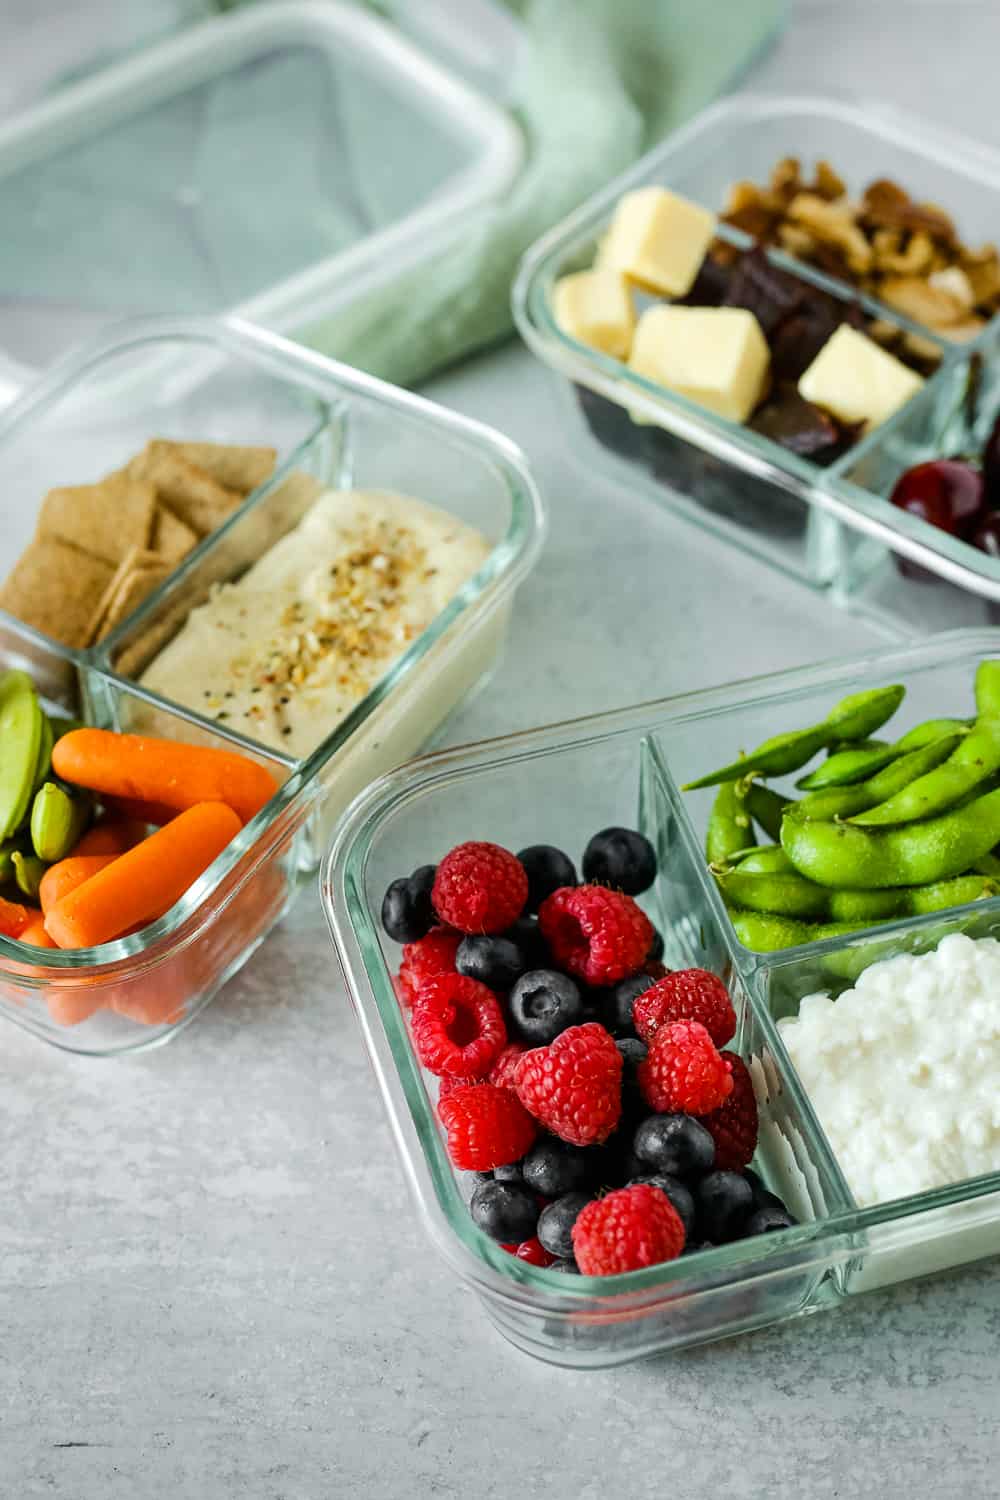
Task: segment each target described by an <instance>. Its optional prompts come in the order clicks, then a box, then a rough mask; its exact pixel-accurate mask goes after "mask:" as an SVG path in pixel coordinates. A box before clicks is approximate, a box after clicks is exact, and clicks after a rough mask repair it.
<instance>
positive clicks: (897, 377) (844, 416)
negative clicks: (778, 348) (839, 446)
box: [799, 323, 924, 427]
mask: <svg viewBox="0 0 1000 1500" xmlns="http://www.w3.org/2000/svg"><path fill="white" fill-rule="evenodd" d="M923 383H924V382H923V381H922V380H921V378H920V376H919V375H917V374H916V373H915V371H913V370H911V369H909V368H908V366H906V365H904V364H903V363H902V361H901V360H898V359H897V358H896V357H895V355H894V354H889V353H888V352H887V351H886V350H885V349H882V348H880V347H879V345H878V344H876V343H875V342H874V340H872V339H870V338H868V337H867V335H866V334H863V333H859V332H858V330H857V329H856V328H851V327H849V326H848V324H846V323H841V325H840V327H839V328H838V329H837V331H836V333H834V334H832V335H831V337H830V338H828V339H827V341H826V343H825V344H824V345H823V347H822V349H821V350H820V351H819V353H818V354H817V356H816V358H815V359H814V360H813V362H812V364H811V365H810V366H809V368H808V369H807V370H806V371H805V373H804V374H803V375H802V376H801V377H800V379H799V395H800V396H804V397H805V399H806V400H807V401H812V402H813V403H814V404H815V405H816V406H822V407H823V408H824V410H826V411H828V412H830V413H831V415H832V416H834V417H836V418H837V421H838V422H865V423H867V425H868V426H869V427H877V426H878V425H879V423H880V422H884V421H885V420H886V418H888V417H891V416H892V414H893V412H894V411H898V410H899V408H900V407H901V406H902V405H903V403H904V402H906V401H909V399H910V397H911V396H915V395H916V393H917V391H919V390H920V387H921V386H922V385H923Z"/></svg>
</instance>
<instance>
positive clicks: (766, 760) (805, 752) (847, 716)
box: [682, 685, 906, 792]
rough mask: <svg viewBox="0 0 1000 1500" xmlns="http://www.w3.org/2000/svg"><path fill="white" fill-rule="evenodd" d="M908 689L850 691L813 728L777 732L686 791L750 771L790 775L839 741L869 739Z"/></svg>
mask: <svg viewBox="0 0 1000 1500" xmlns="http://www.w3.org/2000/svg"><path fill="white" fill-rule="evenodd" d="M905 692H906V689H905V688H904V687H900V686H898V685H896V686H893V687H885V688H870V689H868V690H867V691H866V692H863V693H850V694H849V695H848V696H847V697H846V698H842V699H841V701H840V702H839V703H837V704H835V705H834V707H833V708H832V709H831V710H830V712H829V714H828V715H827V717H826V718H825V719H824V720H823V722H822V723H821V724H817V725H815V726H814V727H813V728H812V729H794V730H791V731H790V732H789V733H787V734H778V735H774V736H773V737H772V738H771V739H768V740H765V741H764V743H763V744H762V745H758V746H757V748H756V750H753V751H751V752H750V754H749V755H745V756H743V757H742V758H741V759H740V760H736V761H733V762H732V763H731V764H730V765H728V766H723V767H722V769H721V770H719V771H712V772H710V774H709V775H708V776H701V777H699V779H698V780H697V781H689V782H688V783H687V784H686V785H685V786H684V787H682V791H685V792H691V791H694V790H696V789H697V788H698V787H704V786H718V784H719V782H720V781H735V780H736V779H737V777H739V776H744V775H746V774H747V772H749V771H758V772H759V773H760V774H761V775H762V776H788V775H790V774H791V773H792V772H793V771H799V770H801V769H802V767H803V766H804V765H805V764H806V762H807V761H809V760H812V758H813V756H814V755H818V754H819V752H820V750H823V749H825V748H826V747H827V746H828V745H832V744H834V743H835V742H836V741H837V740H866V739H868V738H869V737H870V736H871V735H873V734H874V733H875V731H876V730H877V729H880V728H881V727H882V725H883V724H884V723H885V721H886V719H888V718H890V717H891V716H892V715H893V714H894V713H895V712H896V709H897V708H898V707H899V705H900V703H902V701H903V696H904V694H905Z"/></svg>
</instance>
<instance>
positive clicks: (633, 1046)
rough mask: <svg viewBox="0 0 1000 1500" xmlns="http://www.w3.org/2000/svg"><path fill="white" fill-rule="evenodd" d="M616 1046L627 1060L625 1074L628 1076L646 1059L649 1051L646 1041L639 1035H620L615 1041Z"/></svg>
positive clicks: (625, 1060)
mask: <svg viewBox="0 0 1000 1500" xmlns="http://www.w3.org/2000/svg"><path fill="white" fill-rule="evenodd" d="M615 1046H616V1047H617V1048H618V1051H619V1052H620V1053H621V1055H622V1058H623V1060H624V1062H625V1073H624V1075H623V1076H627V1075H628V1074H629V1073H630V1072H631V1073H634V1072H635V1070H636V1068H637V1067H638V1066H639V1064H640V1063H641V1062H645V1061H646V1057H647V1055H648V1053H649V1048H648V1047H647V1046H646V1043H645V1042H640V1040H639V1038H638V1037H637V1036H620V1037H618V1038H617V1040H616V1041H615Z"/></svg>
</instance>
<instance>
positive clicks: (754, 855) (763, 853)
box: [735, 844, 793, 875]
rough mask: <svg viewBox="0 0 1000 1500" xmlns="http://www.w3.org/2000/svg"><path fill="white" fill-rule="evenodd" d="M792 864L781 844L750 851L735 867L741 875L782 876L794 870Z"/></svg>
mask: <svg viewBox="0 0 1000 1500" xmlns="http://www.w3.org/2000/svg"><path fill="white" fill-rule="evenodd" d="M792 868H793V867H792V862H791V860H790V859H789V858H788V855H787V854H786V853H785V851H784V849H782V847H781V845H780V844H772V845H767V846H765V847H764V848H762V849H750V850H749V851H748V852H747V853H746V854H745V855H744V856H743V858H742V859H741V860H739V862H738V863H737V864H736V865H735V869H736V870H738V871H739V873H740V874H741V875H782V874H788V873H789V872H790V871H791V869H792Z"/></svg>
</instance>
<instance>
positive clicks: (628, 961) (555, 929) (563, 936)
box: [538, 885, 653, 986]
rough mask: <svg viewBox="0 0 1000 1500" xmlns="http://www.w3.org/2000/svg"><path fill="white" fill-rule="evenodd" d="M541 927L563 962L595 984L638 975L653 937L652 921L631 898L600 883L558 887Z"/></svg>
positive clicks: (545, 904) (541, 917)
mask: <svg viewBox="0 0 1000 1500" xmlns="http://www.w3.org/2000/svg"><path fill="white" fill-rule="evenodd" d="M538 925H539V927H540V928H541V930H542V936H543V937H544V938H545V939H546V941H547V942H548V944H549V947H550V948H551V950H552V954H553V957H554V958H555V961H556V963H557V964H558V966H559V967H560V968H561V969H566V970H567V971H568V972H569V973H570V974H575V975H576V977H577V978H578V979H582V980H584V981H585V982H586V983H587V984H590V985H595V986H600V985H612V984H617V983H618V981H619V980H620V979H625V978H626V977H627V976H628V975H629V974H636V973H638V971H639V970H640V969H641V968H642V966H643V964H644V963H645V961H646V954H647V953H648V952H649V945H650V943H651V942H652V941H653V924H652V922H651V921H650V920H649V918H648V917H647V916H646V914H645V912H644V911H642V910H641V908H640V907H638V906H636V904H635V902H634V901H633V900H632V897H631V896H623V895H622V894H621V892H620V891H609V890H605V888H604V887H603V886H600V885H579V886H576V887H575V888H574V887H572V886H567V887H564V888H563V890H561V891H554V892H553V893H552V895H551V896H549V897H548V899H547V900H546V901H543V902H542V905H541V908H540V910H539V913H538Z"/></svg>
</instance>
